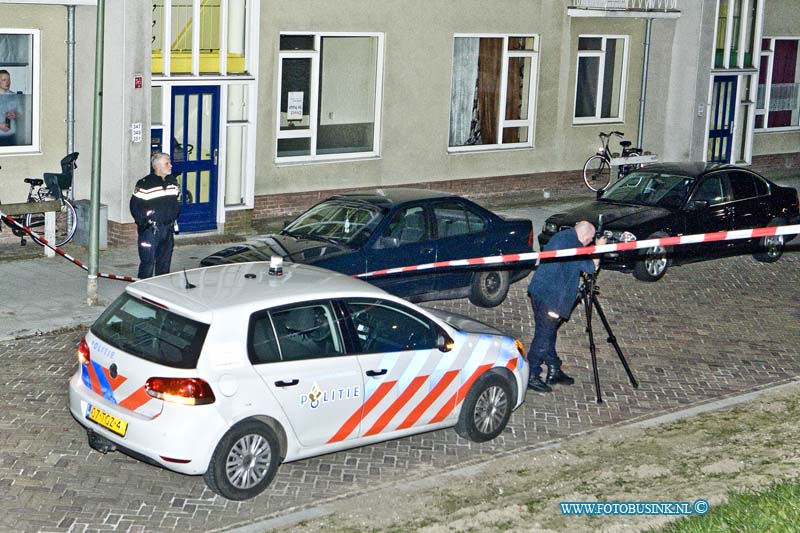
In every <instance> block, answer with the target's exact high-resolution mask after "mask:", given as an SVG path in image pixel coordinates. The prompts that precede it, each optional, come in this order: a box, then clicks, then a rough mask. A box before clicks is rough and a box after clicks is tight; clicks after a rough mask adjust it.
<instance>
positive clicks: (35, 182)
mask: <svg viewBox="0 0 800 533" xmlns="http://www.w3.org/2000/svg"><path fill="white" fill-rule="evenodd" d="M23 181H24V182H25V183H30V184H31V185H33V186H34V187H38V186H39V185H41V184H42V183H44V180H40V179H39V178H25V179H24V180H23Z"/></svg>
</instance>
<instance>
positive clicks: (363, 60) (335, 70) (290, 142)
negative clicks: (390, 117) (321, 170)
mask: <svg viewBox="0 0 800 533" xmlns="http://www.w3.org/2000/svg"><path fill="white" fill-rule="evenodd" d="M382 42H383V35H382V34H377V33H375V34H339V33H337V34H300V35H298V34H281V36H280V52H279V62H280V71H279V75H280V80H279V86H280V93H279V95H278V98H279V100H278V108H279V110H280V113H279V116H278V135H277V137H278V140H277V158H278V160H279V161H281V162H291V161H293V160H297V161H304V160H309V159H312V160H313V159H337V158H344V157H346V158H352V157H370V156H374V155H377V153H378V148H377V147H378V132H379V131H380V128H379V127H378V122H379V119H380V96H381V86H380V84H381V78H382V75H381V71H382V61H383V44H382Z"/></svg>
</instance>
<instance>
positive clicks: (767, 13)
mask: <svg viewBox="0 0 800 533" xmlns="http://www.w3.org/2000/svg"><path fill="white" fill-rule="evenodd" d="M765 7H766V9H765V10H764V31H763V33H762V35H763V36H764V37H800V14H798V13H799V12H798V7H800V5H798V2H797V0H767V3H766V4H765ZM793 152H800V130H798V131H791V132H769V133H756V134H755V135H754V137H753V155H754V156H759V155H767V154H785V153H793Z"/></svg>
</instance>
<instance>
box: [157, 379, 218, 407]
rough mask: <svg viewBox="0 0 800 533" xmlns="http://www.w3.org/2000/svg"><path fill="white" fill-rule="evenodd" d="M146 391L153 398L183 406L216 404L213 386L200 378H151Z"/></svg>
mask: <svg viewBox="0 0 800 533" xmlns="http://www.w3.org/2000/svg"><path fill="white" fill-rule="evenodd" d="M144 390H145V391H147V394H149V395H150V396H152V397H153V398H157V399H159V400H164V401H165V402H172V403H180V404H183V405H207V404H210V403H214V400H215V398H214V392H213V391H212V390H211V386H210V385H209V384H208V383H206V382H205V381H203V380H202V379H200V378H150V379H148V380H147V383H145V385H144Z"/></svg>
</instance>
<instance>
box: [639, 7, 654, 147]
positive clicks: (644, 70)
mask: <svg viewBox="0 0 800 533" xmlns="http://www.w3.org/2000/svg"><path fill="white" fill-rule="evenodd" d="M652 28H653V19H651V18H648V19H647V31H646V32H645V37H644V66H643V67H642V96H641V97H640V98H639V131H638V132H637V134H636V139H637V141H638V145H639V148H641V149H642V150H644V140H643V139H642V136H643V135H644V104H645V102H646V101H647V71H648V66H649V64H650V32H651V30H652Z"/></svg>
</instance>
